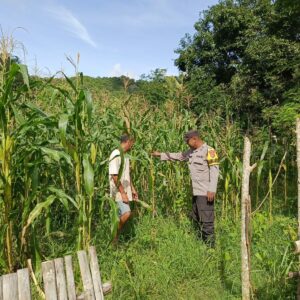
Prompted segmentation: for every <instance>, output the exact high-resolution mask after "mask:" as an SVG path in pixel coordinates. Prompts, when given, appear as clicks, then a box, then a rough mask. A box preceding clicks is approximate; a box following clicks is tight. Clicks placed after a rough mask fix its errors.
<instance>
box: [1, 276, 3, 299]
mask: <svg viewBox="0 0 300 300" xmlns="http://www.w3.org/2000/svg"><path fill="white" fill-rule="evenodd" d="M0 300H3V292H2V276H1V277H0Z"/></svg>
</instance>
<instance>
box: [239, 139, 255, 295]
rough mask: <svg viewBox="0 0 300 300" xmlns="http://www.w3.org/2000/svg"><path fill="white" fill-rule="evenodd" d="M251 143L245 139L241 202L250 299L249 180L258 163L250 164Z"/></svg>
mask: <svg viewBox="0 0 300 300" xmlns="http://www.w3.org/2000/svg"><path fill="white" fill-rule="evenodd" d="M250 156H251V143H250V140H249V139H248V138H247V137H245V139H244V157H243V177H242V203H241V254H242V299H243V300H250V290H251V283H250V243H249V224H250V209H251V202H250V195H249V181H250V174H251V172H252V171H253V169H254V168H255V167H256V164H255V165H253V166H250Z"/></svg>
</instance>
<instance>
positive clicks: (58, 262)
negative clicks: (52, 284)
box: [54, 258, 68, 300]
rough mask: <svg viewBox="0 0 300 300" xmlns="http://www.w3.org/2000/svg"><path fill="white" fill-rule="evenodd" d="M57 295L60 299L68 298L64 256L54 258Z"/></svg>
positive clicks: (65, 299)
mask: <svg viewBox="0 0 300 300" xmlns="http://www.w3.org/2000/svg"><path fill="white" fill-rule="evenodd" d="M54 266H55V277H56V288H57V297H58V299H59V300H68V295H67V284H66V277H65V270H64V260H63V259H62V258H56V259H54Z"/></svg>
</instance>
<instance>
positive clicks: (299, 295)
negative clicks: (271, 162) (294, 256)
mask: <svg viewBox="0 0 300 300" xmlns="http://www.w3.org/2000/svg"><path fill="white" fill-rule="evenodd" d="M296 134H297V168H298V240H300V119H299V118H298V119H297V125H296ZM299 264H300V256H299ZM297 299H298V300H300V279H299V280H298V285H297Z"/></svg>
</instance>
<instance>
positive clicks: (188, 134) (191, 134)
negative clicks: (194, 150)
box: [183, 129, 200, 142]
mask: <svg viewBox="0 0 300 300" xmlns="http://www.w3.org/2000/svg"><path fill="white" fill-rule="evenodd" d="M192 137H198V138H199V137H200V136H199V132H198V131H197V130H195V129H193V130H190V131H188V132H186V133H185V134H184V136H183V139H184V140H185V141H186V142H188V140H189V139H190V138H192Z"/></svg>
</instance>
